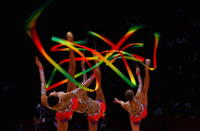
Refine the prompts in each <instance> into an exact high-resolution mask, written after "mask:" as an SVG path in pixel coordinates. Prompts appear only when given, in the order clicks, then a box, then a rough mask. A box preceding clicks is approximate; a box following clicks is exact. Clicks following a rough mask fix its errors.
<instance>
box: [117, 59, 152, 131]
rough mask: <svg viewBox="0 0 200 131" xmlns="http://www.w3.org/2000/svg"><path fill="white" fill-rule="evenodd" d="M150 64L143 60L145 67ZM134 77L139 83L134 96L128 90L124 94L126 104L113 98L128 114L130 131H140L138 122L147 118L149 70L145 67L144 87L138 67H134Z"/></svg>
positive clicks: (148, 61)
mask: <svg viewBox="0 0 200 131" xmlns="http://www.w3.org/2000/svg"><path fill="white" fill-rule="evenodd" d="M150 62H151V61H150V59H146V60H145V64H146V65H147V66H149V65H150ZM136 75H137V79H138V82H139V85H138V89H137V93H136V95H135V96H134V92H133V91H132V90H131V89H128V90H127V91H126V92H125V98H126V99H127V102H124V101H122V100H119V99H117V98H114V102H115V103H117V104H120V105H121V107H122V108H123V109H125V110H126V111H127V112H128V113H129V116H130V117H129V118H130V123H131V128H132V131H140V122H141V120H142V119H144V118H146V117H147V105H148V89H149V83H150V78H149V69H148V68H147V67H145V78H144V86H143V82H142V79H141V75H140V68H139V67H136Z"/></svg>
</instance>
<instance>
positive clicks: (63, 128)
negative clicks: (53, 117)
mask: <svg viewBox="0 0 200 131" xmlns="http://www.w3.org/2000/svg"><path fill="white" fill-rule="evenodd" d="M57 127H58V130H57V131H67V130H68V121H61V120H57Z"/></svg>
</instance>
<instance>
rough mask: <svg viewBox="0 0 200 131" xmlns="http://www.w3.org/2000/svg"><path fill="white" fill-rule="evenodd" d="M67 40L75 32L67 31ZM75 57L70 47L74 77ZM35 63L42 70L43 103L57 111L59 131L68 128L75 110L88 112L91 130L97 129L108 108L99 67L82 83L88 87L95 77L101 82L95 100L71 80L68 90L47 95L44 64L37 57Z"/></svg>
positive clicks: (71, 70)
mask: <svg viewBox="0 0 200 131" xmlns="http://www.w3.org/2000/svg"><path fill="white" fill-rule="evenodd" d="M67 40H69V41H73V34H72V33H71V32H68V33H67ZM74 57H75V56H74V52H73V50H71V49H70V54H69V59H70V62H69V70H68V73H69V74H70V75H71V76H72V77H74V74H75V70H76V61H75V58H74ZM96 62H97V61H96ZM35 63H36V65H37V66H38V68H39V72H40V80H41V103H42V104H43V105H44V106H46V107H47V108H49V109H52V110H55V111H57V112H56V120H57V127H58V131H66V130H68V120H70V119H72V116H73V113H74V112H78V113H87V115H88V124H89V130H90V131H96V130H97V124H98V120H99V119H100V118H101V117H104V112H105V110H106V104H105V98H104V95H103V92H102V89H101V72H100V69H99V67H97V68H95V69H94V71H95V75H91V76H90V77H89V79H87V80H84V81H83V83H82V85H83V86H85V87H88V86H90V85H91V84H92V82H93V81H94V79H95V78H96V79H98V81H99V82H100V86H99V88H98V89H97V90H96V99H95V100H93V99H91V98H89V97H88V96H87V91H85V90H83V89H81V88H77V87H76V85H75V84H74V83H73V82H71V81H69V82H68V85H67V90H66V92H62V91H59V92H56V91H53V92H51V93H50V94H49V95H48V96H47V94H46V89H45V86H46V81H45V76H44V68H43V65H42V64H41V62H40V60H39V59H38V58H37V57H36V59H35ZM82 65H83V64H82ZM82 68H83V66H82Z"/></svg>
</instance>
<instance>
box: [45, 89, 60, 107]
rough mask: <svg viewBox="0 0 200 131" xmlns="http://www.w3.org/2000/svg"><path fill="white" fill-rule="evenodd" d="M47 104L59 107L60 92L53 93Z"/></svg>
mask: <svg viewBox="0 0 200 131" xmlns="http://www.w3.org/2000/svg"><path fill="white" fill-rule="evenodd" d="M47 103H48V105H49V106H50V107H55V106H57V105H59V97H58V92H56V91H53V92H51V93H50V94H49V96H48V98H47Z"/></svg>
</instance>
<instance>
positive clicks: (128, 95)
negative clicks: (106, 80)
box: [125, 89, 134, 100]
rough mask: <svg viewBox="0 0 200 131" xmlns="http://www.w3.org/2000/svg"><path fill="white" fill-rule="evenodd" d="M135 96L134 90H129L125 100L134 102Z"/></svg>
mask: <svg viewBox="0 0 200 131" xmlns="http://www.w3.org/2000/svg"><path fill="white" fill-rule="evenodd" d="M133 96H134V93H133V91H132V90H130V89H129V90H127V91H126V92H125V98H126V99H127V100H132V99H133Z"/></svg>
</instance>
